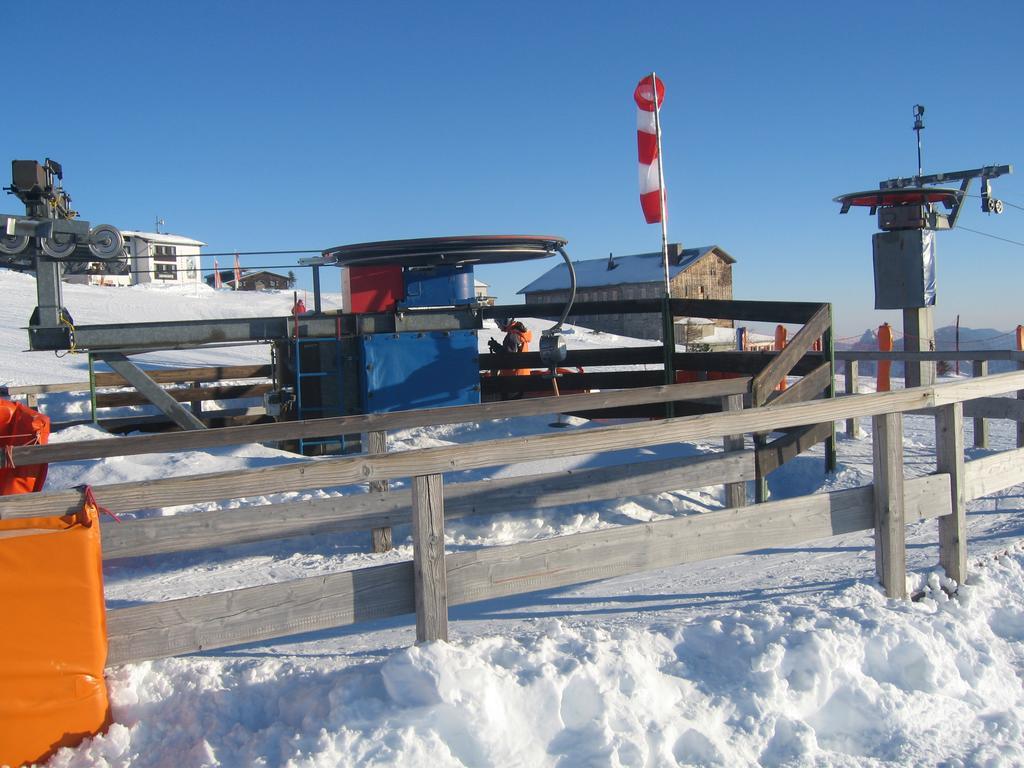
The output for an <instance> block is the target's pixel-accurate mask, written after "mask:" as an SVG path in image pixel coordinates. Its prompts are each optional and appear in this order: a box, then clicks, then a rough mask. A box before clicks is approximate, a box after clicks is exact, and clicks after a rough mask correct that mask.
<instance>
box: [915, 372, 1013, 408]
mask: <svg viewBox="0 0 1024 768" xmlns="http://www.w3.org/2000/svg"><path fill="white" fill-rule="evenodd" d="M1020 385H1024V371H1011V372H1009V373H995V374H992V375H991V376H982V377H980V378H970V379H958V380H956V381H950V382H945V383H943V384H939V385H937V386H935V388H934V391H935V396H934V402H933V403H932V405H934V406H939V405H949V404H950V403H962V402H966V401H967V400H977V399H978V398H981V397H994V396H997V395H1005V394H1007V393H1008V392H1011V391H1014V390H1016V389H1020V388H1021V386H1020ZM922 389H926V387H923V388H922Z"/></svg>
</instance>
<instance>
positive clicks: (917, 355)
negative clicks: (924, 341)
mask: <svg viewBox="0 0 1024 768" xmlns="http://www.w3.org/2000/svg"><path fill="white" fill-rule="evenodd" d="M835 354H836V360H864V361H867V360H894V361H904V360H930V361H934V362H939V361H941V360H1024V352H1017V351H1016V350H1012V349H978V350H960V351H959V352H956V351H953V350H939V351H937V352H899V351H895V350H894V351H892V352H880V351H877V350H866V349H852V350H846V349H842V350H840V349H837V350H836V353H835Z"/></svg>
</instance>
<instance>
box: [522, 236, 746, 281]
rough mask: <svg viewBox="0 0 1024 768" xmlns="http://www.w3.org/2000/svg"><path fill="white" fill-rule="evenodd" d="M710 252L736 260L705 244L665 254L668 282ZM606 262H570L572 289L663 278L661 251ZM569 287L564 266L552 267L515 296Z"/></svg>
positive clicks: (636, 254) (732, 260) (731, 260)
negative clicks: (610, 265) (667, 256)
mask: <svg viewBox="0 0 1024 768" xmlns="http://www.w3.org/2000/svg"><path fill="white" fill-rule="evenodd" d="M712 251H717V252H718V253H719V254H721V255H722V256H723V257H724V258H725V260H726V261H727V262H729V263H730V264H734V263H735V262H736V259H734V258H733V257H732V256H730V255H729V254H728V253H726V252H725V251H724V250H722V249H721V248H719V247H718V246H717V245H706V246H703V247H701V248H687V249H685V250H683V251H681V252H680V253H679V255H678V256H674V255H672V254H671V252H670V253H669V259H668V274H669V279H672V278H674V277H675V276H676V275H678V274H679V273H680V272H683V271H684V270H687V269H689V268H690V267H692V266H693V265H694V264H696V263H697V262H698V261H700V260H701V259H702V258H704V257H705V256H707V255H708V254H709V253H711V252H712ZM610 260H611V264H612V265H614V266H613V268H612V269H609V268H608V267H609V259H608V258H602V259H587V260H586V261H574V262H573V263H572V266H573V269H574V270H575V271H576V286H577V287H578V288H596V287H599V286H602V285H619V284H620V283H660V282H663V281H664V279H665V272H664V269H663V267H662V257H661V251H656V252H654V253H635V254H631V255H628V256H612V257H611V258H610ZM568 287H569V272H568V269H567V268H566V266H565V264H564V263H561V264H558V265H557V266H554V267H552V268H551V269H549V270H548V271H547V272H545V273H544V274H543V275H541V276H540V277H538V278H537V279H536V280H534V281H533V282H532V283H530V284H529V285H527V286H525V287H524V288H521V289H520V290H519V291H518V293H534V292H536V291H559V290H566V289H567V288H568Z"/></svg>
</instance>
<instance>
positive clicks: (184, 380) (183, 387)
mask: <svg viewBox="0 0 1024 768" xmlns="http://www.w3.org/2000/svg"><path fill="white" fill-rule="evenodd" d="M147 375H148V376H149V377H150V378H151V379H153V381H155V382H156V383H158V384H161V385H167V388H166V390H165V391H166V392H167V394H169V395H170V396H171V397H173V398H174V399H175V400H177V401H178V402H181V403H189V404H191V408H192V413H193V414H194V415H196V416H197V417H199V418H200V419H205V420H208V421H209V420H214V419H215V420H218V423H220V422H223V421H225V420H235V421H236V422H237V420H239V419H245V418H247V417H254V416H260V415H262V414H265V413H266V411H265V409H264V408H263V407H262V406H257V407H237V406H236V407H227V408H225V409H219V410H207V409H204V407H203V404H204V403H207V402H210V401H212V400H217V401H232V400H244V399H251V398H256V397H258V398H262V397H263V395H264V393H266V392H269V391H270V390H271V389H272V385H271V384H270V382H269V379H270V378H271V375H272V367H271V366H270V365H231V366H207V367H202V368H171V369H167V370H152V371H147ZM90 378H91V381H82V382H70V383H62V384H33V385H28V386H12V387H8V392H9V394H10V396H11V397H19V398H23V399H24V400H25V403H26V405H28V406H29V407H30V408H36V409H39V410H41V411H42V412H44V413H45V412H46V411H47V409H46V408H45V407H44V406H45V402H44V403H40V398H43V399H44V401H45V398H46V397H47V396H49V395H57V394H61V395H67V394H77V395H79V396H80V397H81V399H82V400H83V401H85V402H88V403H89V410H90V412H91V418H89V419H84V420H78V421H71V422H62V423H54V425H53V428H54V429H63V428H66V427H69V426H73V425H75V424H82V423H89V422H93V421H95V422H98V423H100V424H102V425H103V426H104V427H106V428H108V429H111V430H119V429H133V428H136V427H138V426H144V425H147V424H158V423H164V422H166V423H171V422H170V420H169V419H168V418H167V417H166V416H163V415H159V416H142V415H136V416H127V417H111V416H107V415H105V414H103V413H102V412H101V409H103V410H106V409H110V408H121V407H125V406H139V405H150V402H149V400H147V399H146V398H145V397H144V396H143V395H141V394H139V393H138V392H136V391H134V389H132V390H131V391H124V390H125V388H130V386H131V385H129V383H128V382H127V381H125V380H124V379H123V378H122V377H121V376H120V375H119V374H117V373H105V372H101V373H95V374H93V375H92V376H91V377H90ZM247 379H248V380H249V381H245V380H247ZM226 381H231V382H235V383H232V384H224V383H223V382H226ZM240 381H244V382H245V383H237V382H240ZM204 385H205V386H204ZM111 389H115V390H118V391H100V390H111Z"/></svg>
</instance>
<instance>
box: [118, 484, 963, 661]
mask: <svg viewBox="0 0 1024 768" xmlns="http://www.w3.org/2000/svg"><path fill="white" fill-rule="evenodd" d="M906 494H907V521H908V522H913V521H915V520H920V519H925V518H928V517H937V516H939V515H942V514H948V512H949V476H948V475H933V476H929V477H923V478H917V479H914V480H909V481H907V484H906ZM871 499H872V489H871V487H870V486H865V487H863V488H854V489H849V490H844V491H836V492H833V493H828V494H816V495H814V496H804V497H801V498H798V499H788V500H786V501H778V502H768V503H766V504H761V505H758V506H756V507H743V508H739V509H728V510H722V511H720V512H711V513H706V514H703V515H694V516H689V517H683V518H676V519H673V520H666V521H661V522H656V523H646V524H636V525H629V526H623V527H620V528H613V529H609V530H602V531H594V532H592V533H583V534H575V535H572V536H561V537H556V538H552V539H544V540H541V541H536V542H528V543H525V544H514V545H511V546H507V547H490V548H487V549H481V550H476V551H473V552H460V553H455V554H450V555H448V556H447V557H446V571H447V580H448V594H449V602H450V603H451V604H452V605H458V604H462V603H469V602H474V601H478V600H485V599H489V598H492V597H498V596H502V595H511V594H518V593H521V592H530V591H534V590H537V589H547V588H551V587H554V586H564V585H567V584H574V583H580V582H584V581H595V580H598V579H606V578H611V577H613V576H620V575H626V574H630V573H636V572H639V571H643V570H650V569H654V568H663V567H667V566H670V565H676V564H680V563H685V562H694V561H697V560H707V559H711V558H713V557H721V556H724V555H729V554H736V553H739V552H746V551H751V550H752V549H764V548H766V547H781V546H794V545H798V544H800V543H802V542H804V541H809V540H814V539H819V538H825V537H827V536H831V535H836V534H841V533H847V532H850V531H855V530H862V529H864V528H868V527H871V526H872V525H873V516H872V512H871ZM412 584H413V573H412V563H411V562H403V563H393V564H388V565H382V566H375V567H372V568H363V569H359V570H356V571H345V572H343V573H336V574H330V575H327V576H314V577H309V578H305V579H296V580H291V581H286V582H282V583H278V584H268V585H264V586H258V587H248V588H245V589H238V590H232V591H230V592H220V593H215V594H212V595H202V596H198V597H187V598H182V599H178V600H168V601H164V602H160V603H149V604H146V605H138V606H133V607H130V608H118V609H114V610H110V611H108V612H107V636H108V642H109V653H108V664H109V665H110V666H117V665H120V664H126V663H132V662H138V661H145V660H149V659H158V658H163V657H166V656H174V655H181V654H186V653H195V652H198V651H204V650H212V649H215V648H225V647H228V646H231V645H238V644H241V643H251V642H260V641H264V640H272V639H275V638H279V637H286V636H289V635H294V634H299V633H303V632H311V631H315V630H322V629H330V628H334V627H340V626H348V625H351V624H355V623H358V622H360V621H366V620H370V619H379V618H386V617H389V616H398V615H402V614H407V613H411V612H412V611H413V610H414V605H413V593H412Z"/></svg>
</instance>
